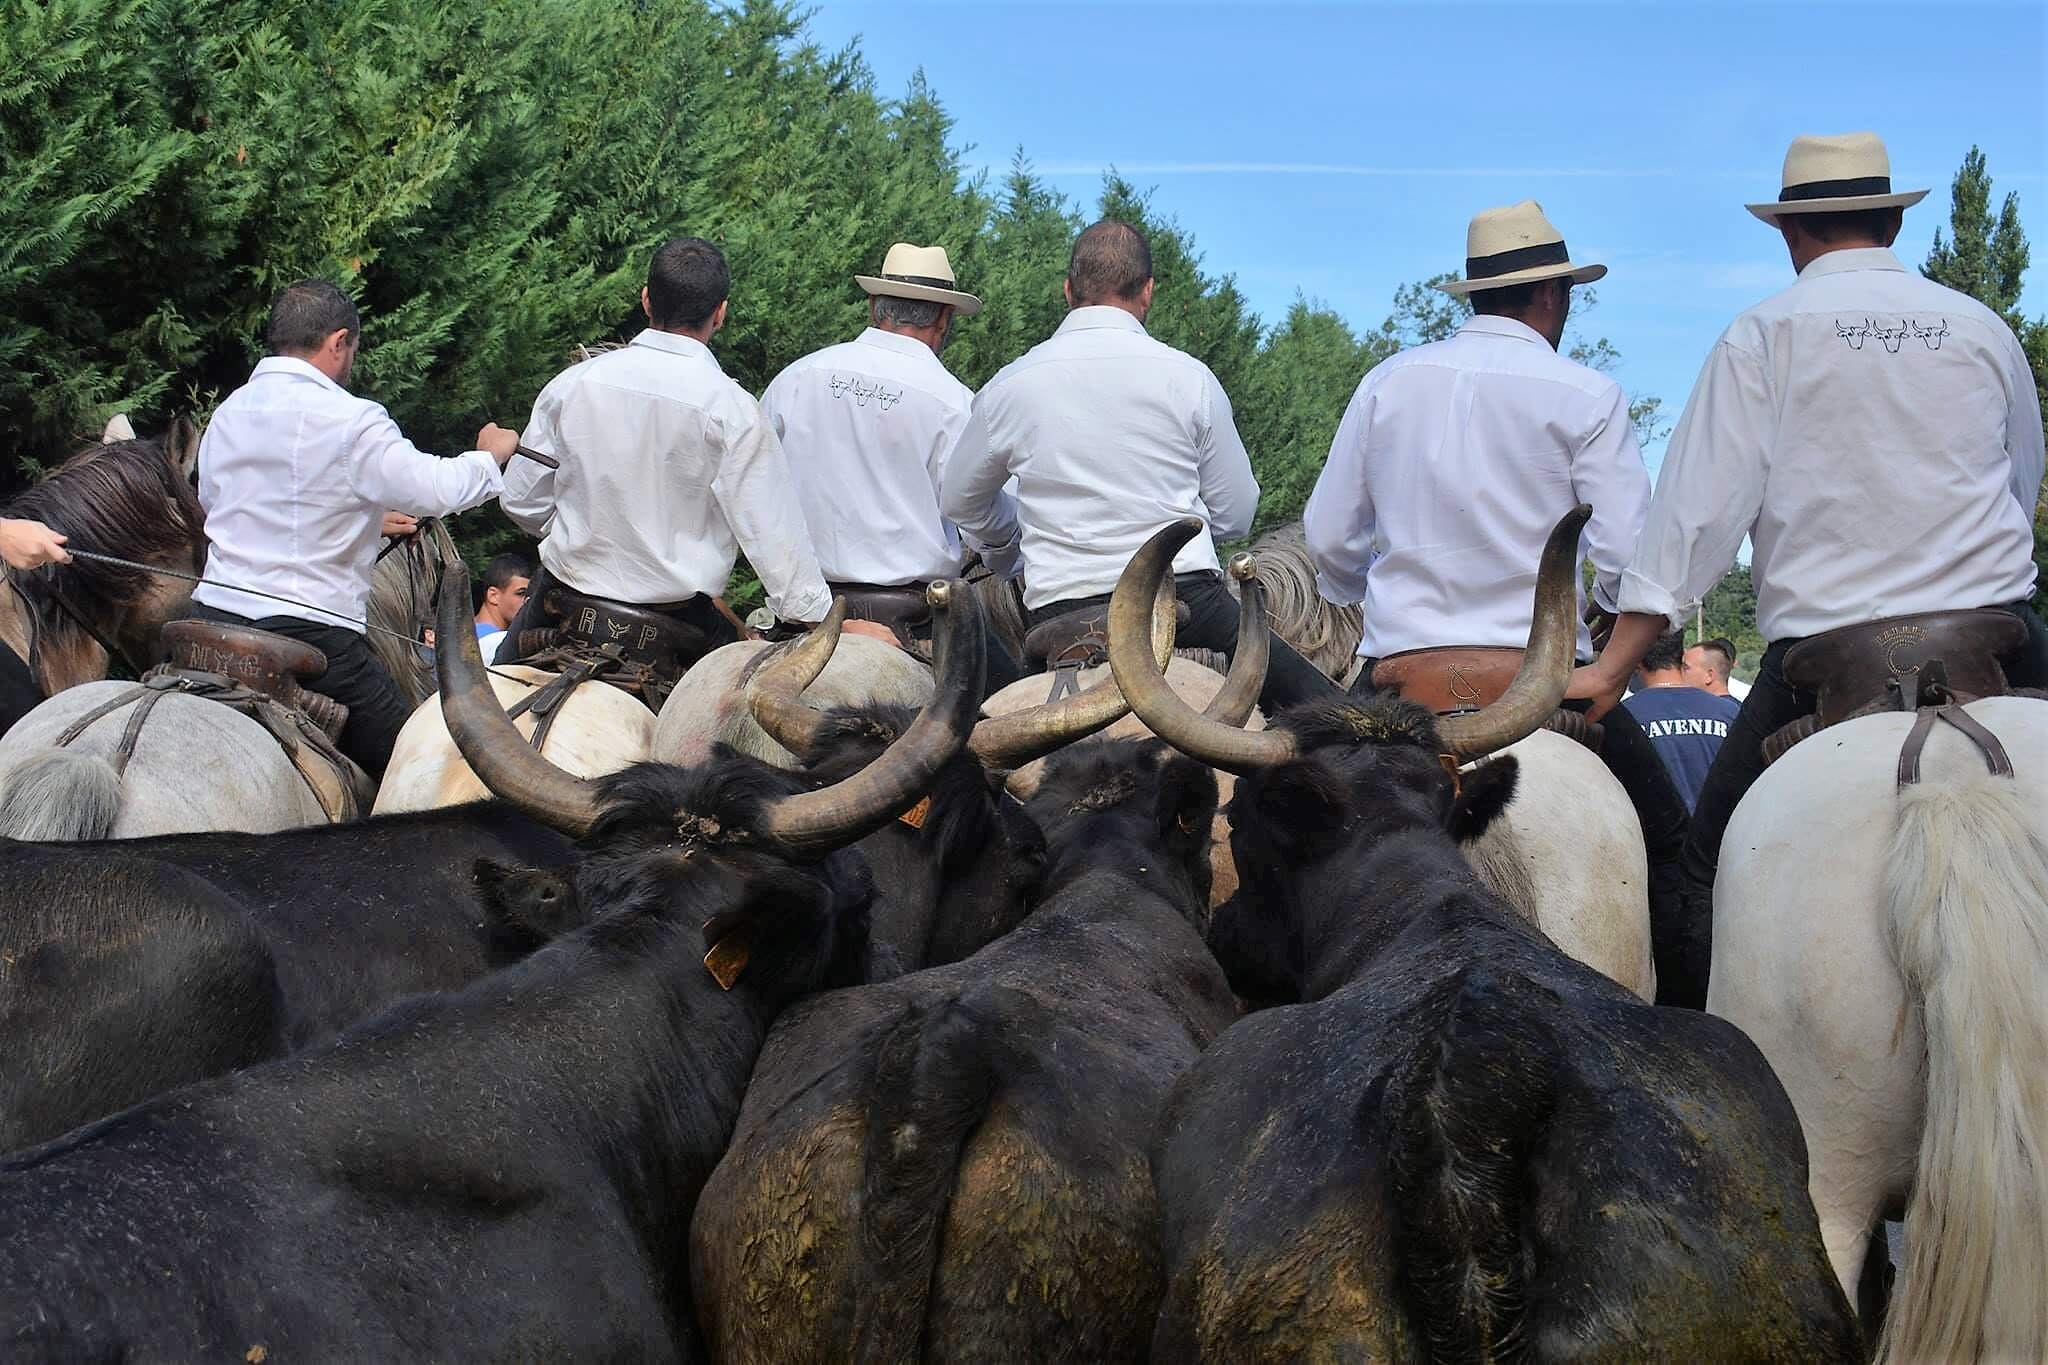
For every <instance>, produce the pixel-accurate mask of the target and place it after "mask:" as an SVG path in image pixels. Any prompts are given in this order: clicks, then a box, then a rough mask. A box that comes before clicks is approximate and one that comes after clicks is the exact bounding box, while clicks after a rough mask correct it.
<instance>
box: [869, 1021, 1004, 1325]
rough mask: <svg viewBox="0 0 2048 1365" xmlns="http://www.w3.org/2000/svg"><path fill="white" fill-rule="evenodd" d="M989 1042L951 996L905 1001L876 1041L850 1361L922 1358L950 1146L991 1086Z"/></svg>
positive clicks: (979, 1112)
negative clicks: (900, 1014)
mask: <svg viewBox="0 0 2048 1365" xmlns="http://www.w3.org/2000/svg"><path fill="white" fill-rule="evenodd" d="M993 1046H994V1040H993V1039H991V1038H990V1036H989V1030H988V1028H987V1025H986V1023H985V1022H984V1021H983V1020H982V1019H981V1018H979V1017H978V1016H977V1015H976V1014H974V1013H973V1012H972V1011H970V1010H969V1009H968V1008H967V1007H966V1006H965V1005H964V1004H962V1002H961V1001H960V1000H959V999H958V997H955V998H952V999H949V1000H944V1001H940V1002H938V1003H937V1004H935V1005H932V1006H929V1007H925V1006H919V1005H912V1006H911V1007H910V1009H909V1010H908V1012H906V1013H905V1014H904V1016H903V1018H902V1019H901V1020H900V1021H898V1022H897V1023H896V1025H895V1026H894V1027H893V1028H891V1029H890V1031H889V1033H888V1035H887V1036H886V1037H885V1038H884V1039H883V1040H882V1045H881V1048H880V1050H879V1052H878V1053H877V1056H876V1060H875V1078H874V1085H873V1087H872V1089H871V1092H870V1093H871V1094H872V1096H873V1100H872V1104H871V1107H870V1108H869V1110H868V1121H867V1155H866V1159H865V1163H864V1164H865V1169H864V1170H863V1172H862V1178H861V1207H862V1217H861V1256H860V1259H861V1269H860V1279H859V1283H858V1287H857V1288H856V1290H855V1296H856V1302H855V1309H854V1330H853V1340H854V1349H853V1355H854V1359H856V1360H858V1361H872V1362H884V1361H886V1362H899V1361H906V1360H918V1359H921V1358H922V1357H923V1354H924V1352H923V1344H922V1343H923V1334H924V1325H925V1314H926V1306H927V1304H928V1303H929V1301H930V1298H931V1287H932V1277H933V1274H934V1273H935V1272H936V1270H937V1268H938V1259H939V1234H940V1231H941V1229H942V1228H943V1227H944V1226H945V1221H946V1208H947V1206H948V1204H949V1203H950V1202H951V1200H952V1192H953V1184H954V1181H955V1180H956V1179H957V1178H958V1176H957V1172H958V1168H959V1164H960V1150H961V1148H962V1147H963V1146H964V1145H965V1143H966V1141H967V1137H968V1134H969V1133H971V1132H972V1131H973V1130H974V1128H975V1127H976V1126H977V1125H978V1124H979V1123H980V1122H981V1120H982V1116H983V1115H984V1114H985V1113H986V1112H987V1109H988V1102H989V1097H990V1095H991V1093H992V1092H993V1090H994V1087H995V1064H994V1059H993Z"/></svg>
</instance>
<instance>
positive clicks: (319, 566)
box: [191, 280, 519, 777]
mask: <svg viewBox="0 0 2048 1365" xmlns="http://www.w3.org/2000/svg"><path fill="white" fill-rule="evenodd" d="M265 339H266V342H267V344H268V347H269V351H270V354H269V355H267V356H266V357H264V358H263V359H262V360H260V361H258V362H257V364H256V369H255V372H254V373H252V374H251V375H250V376H249V382H248V383H247V384H244V385H243V386H242V387H241V388H239V389H237V390H235V392H234V393H232V394H230V395H228V398H227V401H226V402H224V403H222V404H221V405H220V408H219V410H218V411H217V412H215V413H214V416H213V420H212V421H211V422H209V423H208V424H207V427H206V434H205V436H204V437H203V438H202V439H201V442H200V446H199V501H200V503H201V505H202V506H204V507H205V509H206V534H207V538H208V540H209V541H210V542H211V544H210V548H209V550H208V554H207V563H206V571H207V577H208V579H209V580H212V581H209V582H207V583H205V584H203V585H202V586H201V587H200V588H199V589H198V590H197V591H195V592H194V593H193V594H192V610H191V614H192V615H193V616H194V617H197V618H198V619H200V620H205V621H213V622H217V623H220V624H224V625H231V626H245V627H255V628H257V629H260V630H265V631H269V632H271V633H273V634H276V635H285V636H289V637H291V638H292V639H295V640H301V641H304V642H305V643H306V644H309V645H312V646H313V647H314V648H316V649H318V650H320V651H321V652H322V653H323V654H325V655H326V661H327V666H326V671H325V672H324V673H321V674H320V675H319V676H318V677H317V678H313V679H310V680H309V681H307V683H306V686H307V687H308V688H309V689H310V690H312V691H315V692H319V693H322V694H324V695H326V696H329V697H332V698H333V699H334V700H336V701H338V702H340V703H342V704H343V705H344V706H346V707H348V709H349V714H348V719H347V724H346V725H345V727H344V728H343V730H342V732H341V739H340V747H341V750H342V752H344V753H346V754H347V755H348V756H349V757H350V758H351V759H353V760H355V762H356V763H357V764H358V765H359V766H360V767H361V768H362V769H363V770H364V771H365V772H367V773H369V774H370V775H371V776H372V777H379V776H381V775H382V774H383V772H384V766H385V764H386V762H387V761H388V760H389V759H390V757H391V746H392V744H393V743H394V742H395V741H396V740H397V738H398V730H399V727H400V726H402V725H404V724H405V719H406V717H407V715H409V714H410V713H411V710H412V708H411V707H410V706H408V705H407V704H406V701H405V698H404V697H403V695H401V693H400V692H399V690H398V686H397V684H396V683H395V682H393V681H392V678H391V675H390V674H389V673H387V672H386V671H385V669H384V666H383V665H382V664H380V663H379V662H378V661H377V658H376V656H375V655H374V654H372V653H371V651H370V647H369V645H368V644H367V643H366V642H365V640H364V638H363V636H364V629H363V620H364V616H365V612H366V609H367V606H368V602H369V597H370V574H371V570H372V568H373V567H374V566H375V564H376V557H377V546H378V543H379V540H380V539H381V537H382V535H383V534H384V533H385V531H386V525H387V520H388V518H389V516H390V509H396V510H397V512H398V513H399V514H400V516H401V517H402V518H403V519H404V520H403V522H401V523H400V525H401V526H402V525H405V524H410V518H411V517H415V516H442V515H445V514H447V513H450V512H459V511H462V510H463V509H465V508H469V507H474V506H476V505H477V504H478V503H480V502H484V501H486V500H487V499H489V498H491V497H492V496H494V495H496V494H497V493H498V492H499V491H500V490H501V488H502V487H503V483H502V474H501V470H502V468H503V466H504V464H505V462H506V461H507V460H509V459H511V458H512V454H513V452H514V450H515V449H516V448H517V445H518V441H519V435H518V433H517V432H514V431H508V430H506V429H504V428H503V427H499V426H496V425H494V424H486V425H485V426H484V428H483V429H482V430H481V431H479V432H478V433H477V438H476V449H474V450H471V451H469V452H467V453H465V454H463V455H460V456H458V457H456V458H455V459H450V460H443V459H436V458H435V457H433V456H432V455H429V454H427V453H426V452H425V451H422V450H421V449H419V448H418V447H417V446H415V445H414V444H413V443H412V442H411V441H408V440H407V439H406V438H405V436H404V434H403V433H401V432H400V431H399V429H398V424H397V423H396V422H394V421H392V420H391V417H390V416H389V414H387V413H386V412H385V411H384V408H383V407H382V406H381V405H380V404H377V403H373V402H371V401H370V400H369V399H367V398H358V397H356V396H354V395H353V394H351V393H350V392H349V391H348V381H349V377H350V375H351V374H352V373H353V372H354V369H355V359H356V349H357V346H358V344H359V342H360V341H361V339H362V321H361V318H360V317H359V316H358V315H357V313H356V307H355V304H353V303H352V302H350V301H349V297H348V295H346V294H344V293H342V292H341V290H340V289H338V288H336V287H335V286H334V285H333V284H331V283H329V282H328V281H326V280H301V281H299V282H298V283H297V284H293V285H288V286H286V287H285V288H284V289H283V290H281V291H280V292H279V293H278V295H277V297H276V299H275V300H273V301H272V303H271V306H270V322H269V327H268V330H267V332H266V334H265ZM393 529H399V528H398V527H394V528H393ZM230 584H232V585H233V586H232V587H230V586H228V585H230ZM240 589H256V590H257V591H259V592H262V593H274V594H276V595H277V596H279V597H285V598H291V599H294V602H295V603H296V604H295V605H280V604H279V603H278V602H277V601H275V600H273V599H272V598H269V597H260V596H253V595H250V594H249V593H246V592H243V591H240ZM316 602H326V603H330V604H332V606H333V607H334V610H333V611H328V610H324V609H323V608H321V607H318V606H315V605H312V604H313V603H316Z"/></svg>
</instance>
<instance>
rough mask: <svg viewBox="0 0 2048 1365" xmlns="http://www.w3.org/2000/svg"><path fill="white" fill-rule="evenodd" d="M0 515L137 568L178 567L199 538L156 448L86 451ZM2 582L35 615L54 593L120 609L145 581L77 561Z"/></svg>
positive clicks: (185, 499)
mask: <svg viewBox="0 0 2048 1365" xmlns="http://www.w3.org/2000/svg"><path fill="white" fill-rule="evenodd" d="M5 514H6V515H7V516H10V517H26V518H30V519H32V520H35V521H40V522H43V523H45V524H47V525H48V526H50V527H51V528H53V529H54V530H56V531H58V532H60V533H61V534H63V535H64V536H66V537H68V538H69V540H70V544H71V548H73V549H77V550H91V551H94V552H96V553H99V554H111V555H119V556H120V557H121V558H123V559H132V560H136V561H138V562H140V563H144V564H178V563H180V561H183V560H185V559H188V558H189V557H190V554H191V550H192V547H193V546H194V545H195V544H198V543H201V542H203V540H204V538H205V535H206V529H205V528H206V513H205V511H204V510H202V509H201V508H200V506H199V495H198V494H197V493H196V492H194V491H193V488H192V485H191V483H190V482H188V481H187V480H186V478H185V477H184V475H183V473H182V472H180V471H179V469H178V468H177V466H176V465H175V464H174V463H173V462H172V460H171V457H170V455H169V454H168V453H167V452H166V451H165V449H164V446H163V444H162V442H159V441H111V442H108V443H107V444H105V445H92V446H87V447H86V448H85V449H83V450H81V451H79V452H78V453H77V454H75V455H73V456H71V457H70V458H69V459H67V460H65V461H64V463H62V464H60V465H58V466H57V467H56V468H55V469H54V470H52V471H50V473H49V474H48V475H46V476H45V477H44V478H43V480H42V481H41V482H40V483H37V484H36V485H35V486H33V487H31V488H30V489H28V490H27V491H26V492H24V493H22V494H20V495H19V496H18V497H16V498H15V499H14V501H13V502H12V503H10V504H9V505H8V506H7V508H6V509H5ZM7 576H8V579H9V581H11V582H12V583H13V585H14V586H15V588H16V589H17V590H19V591H20V592H21V593H22V594H23V595H24V596H26V597H28V598H30V599H31V600H33V601H34V602H35V603H36V605H37V606H38V607H39V608H40V607H41V606H43V605H44V604H45V603H46V602H47V600H48V599H49V598H50V597H51V596H52V595H53V594H54V593H62V594H63V595H64V597H65V598H66V599H67V600H69V601H72V602H78V603H87V602H96V601H97V602H116V603H127V602H131V601H133V600H135V599H136V598H138V597H140V596H142V595H143V594H144V593H145V592H147V591H148V590H149V588H150V586H151V583H152V581H153V579H152V575H150V574H147V573H144V572H142V571H141V570H139V569H123V568H118V567H116V566H115V565H112V564H101V563H97V562H92V561H87V560H83V559H73V560H72V561H71V562H70V563H69V564H58V565H53V566H50V567H47V568H43V569H38V570H36V571H35V572H34V573H15V572H13V571H12V570H9V571H7ZM39 614H41V613H40V612H39ZM45 619H46V628H47V626H55V628H56V629H58V630H61V631H70V630H76V627H75V626H73V625H71V623H70V621H69V618H68V617H63V616H58V617H57V618H55V620H54V621H51V620H49V618H47V617H46V618H45ZM60 622H61V624H58V623H60Z"/></svg>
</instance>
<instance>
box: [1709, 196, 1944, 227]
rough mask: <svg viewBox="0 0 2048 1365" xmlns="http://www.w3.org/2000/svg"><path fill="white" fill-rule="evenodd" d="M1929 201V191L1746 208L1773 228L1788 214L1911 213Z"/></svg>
mask: <svg viewBox="0 0 2048 1365" xmlns="http://www.w3.org/2000/svg"><path fill="white" fill-rule="evenodd" d="M1926 197H1927V191H1926V190H1903V191H1901V192H1900V193H1898V194H1852V195H1849V196H1847V197H1845V198H1841V199H1781V200H1779V201H1778V202H1777V203H1774V204H1745V205H1743V207H1744V208H1747V209H1748V210H1749V211H1750V212H1751V213H1753V214H1755V215H1756V216H1757V217H1759V218H1761V219H1763V221H1765V222H1766V223H1770V224H1772V225H1773V226H1775V225H1776V224H1777V221H1778V219H1779V218H1781V217H1783V216H1784V215H1786V214H1788V213H1854V212H1856V211H1857V210H1858V209H1909V208H1911V207H1913V205H1915V204H1917V203H1919V202H1920V201H1921V200H1922V199H1925V198H1926Z"/></svg>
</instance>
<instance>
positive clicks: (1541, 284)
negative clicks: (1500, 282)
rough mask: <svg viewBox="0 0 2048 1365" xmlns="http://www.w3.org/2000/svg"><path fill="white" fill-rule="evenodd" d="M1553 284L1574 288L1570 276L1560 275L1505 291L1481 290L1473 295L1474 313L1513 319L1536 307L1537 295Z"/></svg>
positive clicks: (1510, 286) (1514, 285)
mask: <svg viewBox="0 0 2048 1365" xmlns="http://www.w3.org/2000/svg"><path fill="white" fill-rule="evenodd" d="M1553 284H1561V285H1563V286H1564V287H1565V288H1566V289H1570V288H1571V286H1572V282H1571V278H1570V277H1569V276H1567V275H1559V276H1557V277H1555V278H1554V279H1548V280H1530V281H1529V282H1528V283H1526V284H1511V285H1509V286H1508V287H1507V288H1505V289H1481V290H1477V291H1475V292H1474V293H1473V295H1472V311H1473V312H1475V313H1490V314H1492V315H1493V316H1495V317H1512V316H1514V315H1515V314H1517V313H1526V312H1528V311H1529V310H1530V309H1531V308H1534V307H1535V306H1536V295H1537V294H1538V293H1540V292H1542V291H1543V290H1544V289H1546V288H1548V287H1549V286H1550V285H1553Z"/></svg>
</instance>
